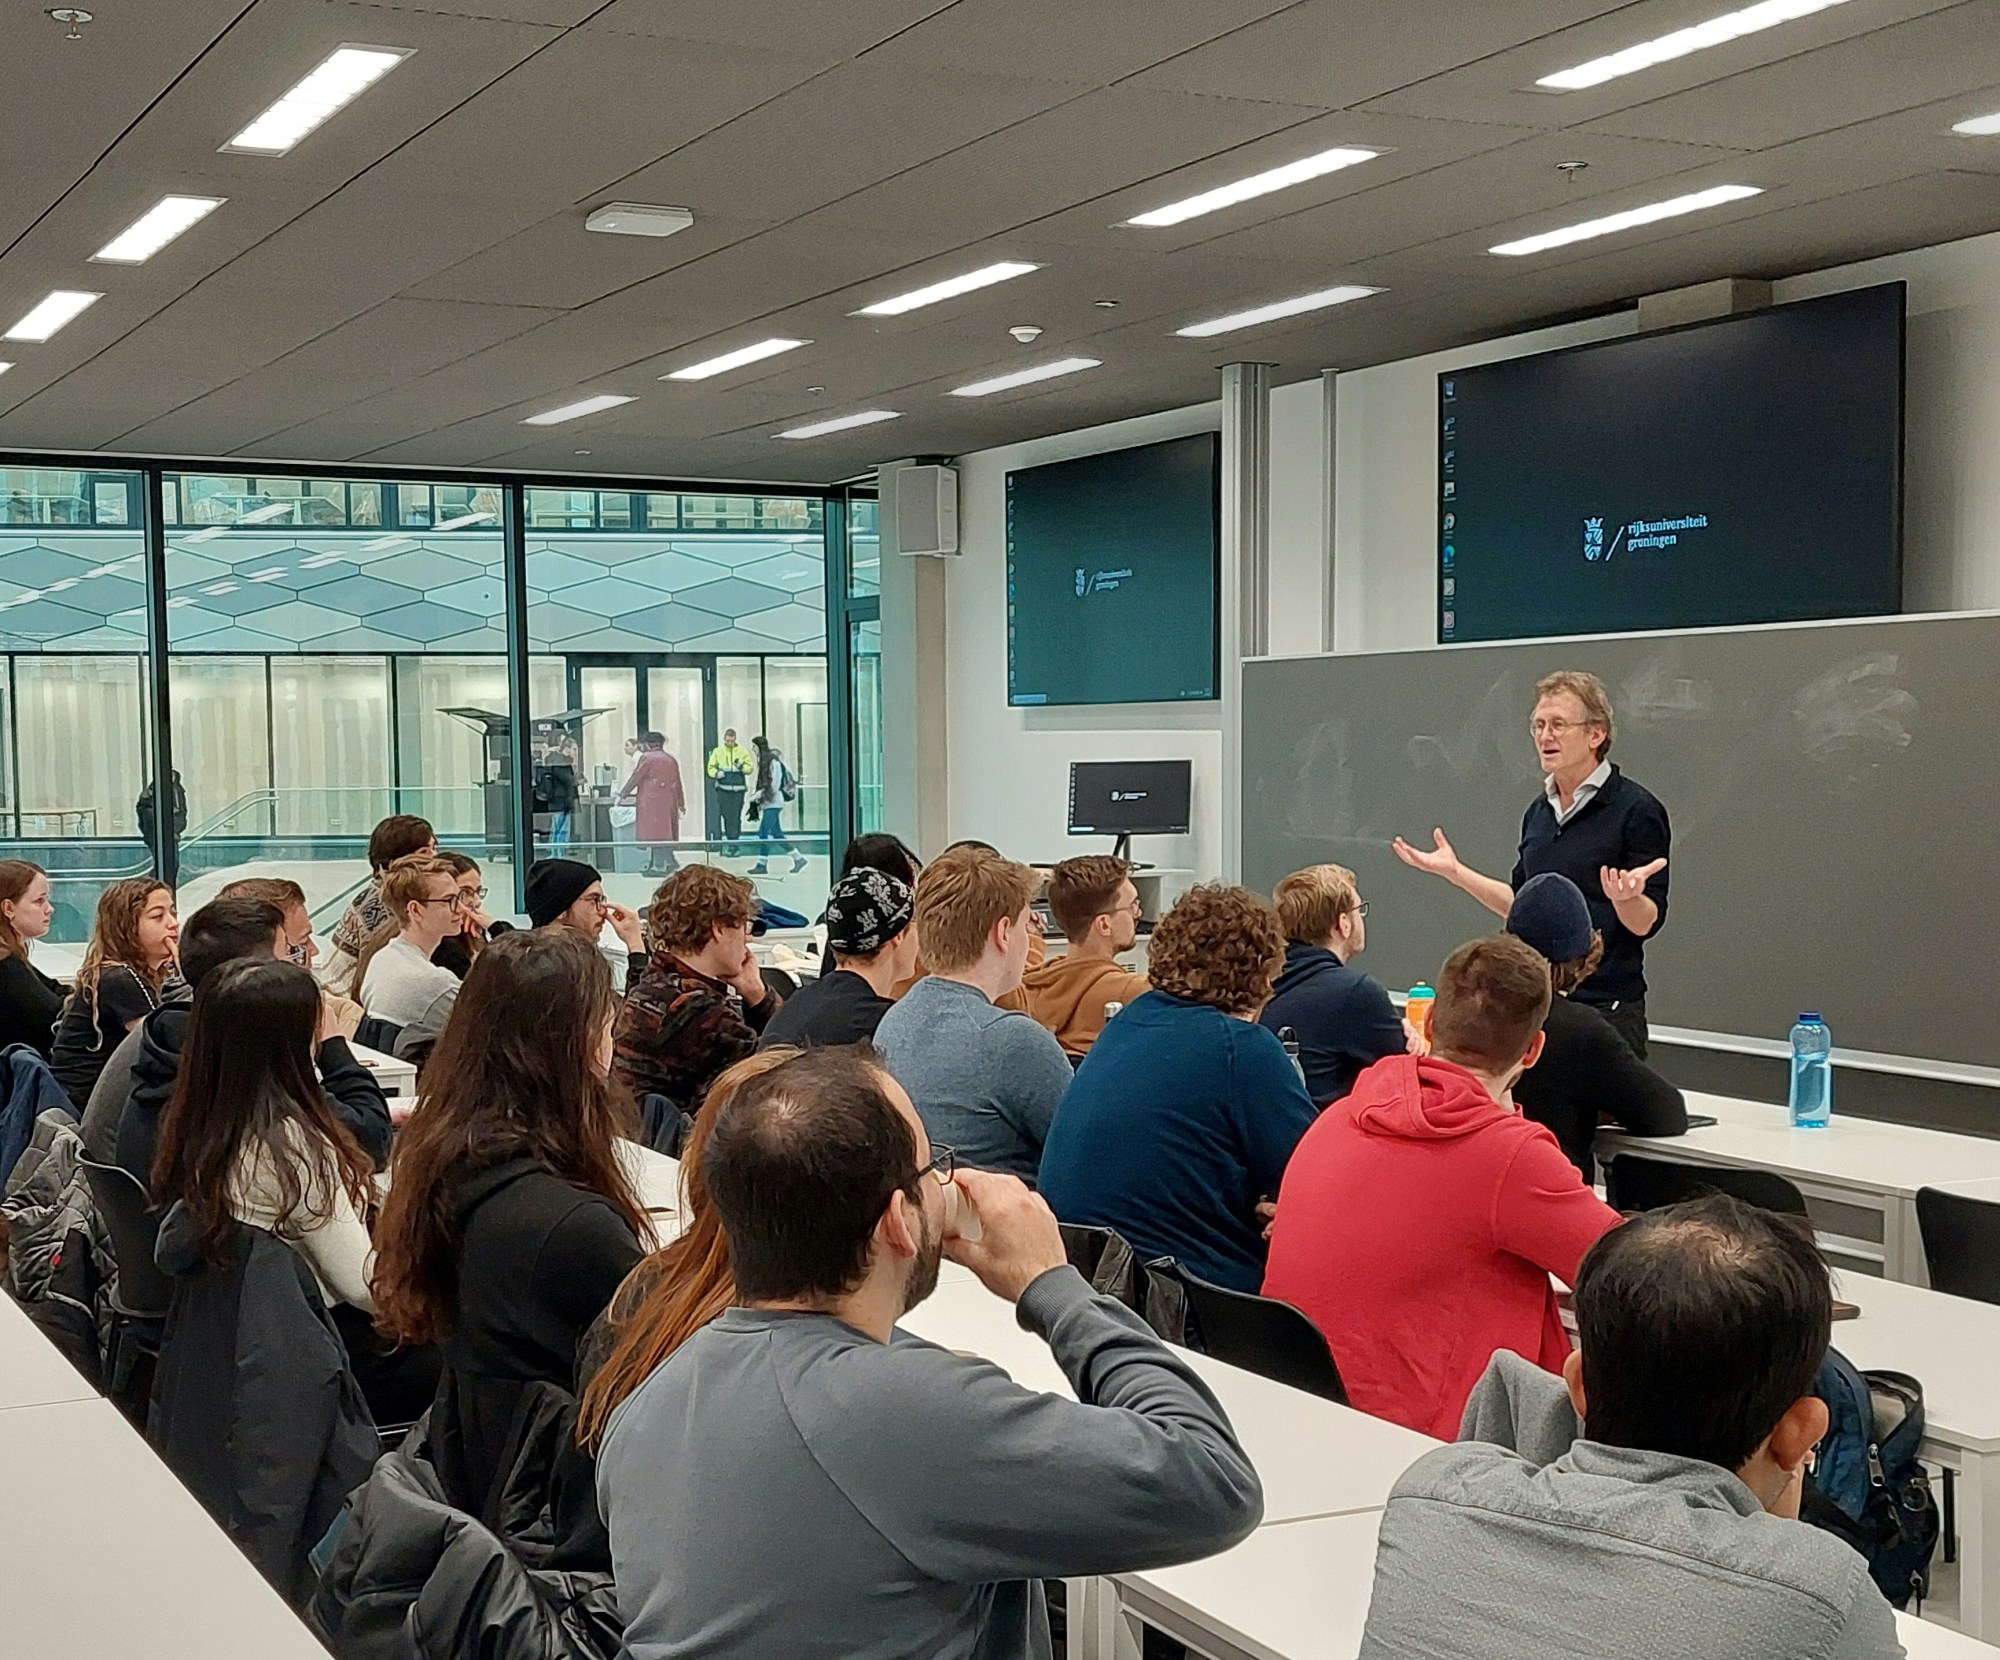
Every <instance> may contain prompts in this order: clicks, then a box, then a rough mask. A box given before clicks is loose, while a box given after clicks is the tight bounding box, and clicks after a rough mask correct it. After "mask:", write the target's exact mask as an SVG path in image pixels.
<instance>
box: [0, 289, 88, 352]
mask: <svg viewBox="0 0 2000 1660" xmlns="http://www.w3.org/2000/svg"><path fill="white" fill-rule="evenodd" d="M103 298H104V296H103V295H102V294H85V293H81V292H79V291H78V290H76V289H72V288H58V289H57V290H56V291H55V292H54V293H53V294H51V295H49V297H48V298H47V299H45V300H43V301H42V303H41V304H40V305H38V306H36V307H35V309H34V310H33V311H31V312H29V313H28V315H27V316H25V317H23V318H22V319H21V320H20V321H19V322H18V323H16V324H15V325H14V326H13V327H12V328H11V329H9V330H8V331H7V336H6V337H7V338H8V339H9V340H46V339H48V338H49V337H50V336H51V335H53V334H54V333H55V332H56V330H57V329H59V328H61V327H63V326H64V325H65V324H67V323H70V322H73V321H74V320H75V319H76V318H77V317H78V316H80V315H81V314H82V313H84V312H86V311H88V310H89V309H90V308H91V307H92V306H94V305H96V304H97V302H98V301H99V300H101V299H103Z"/></svg>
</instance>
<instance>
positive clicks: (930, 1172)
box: [917, 1142, 958, 1187]
mask: <svg viewBox="0 0 2000 1660" xmlns="http://www.w3.org/2000/svg"><path fill="white" fill-rule="evenodd" d="M957 1168H958V1149H957V1148H956V1147H940V1146H938V1145H937V1143H935V1142H933V1143H932V1144H931V1162H930V1163H929V1164H927V1165H925V1166H924V1167H923V1169H921V1170H919V1171H918V1172H917V1180H918V1181H922V1180H923V1179H924V1177H926V1176H935V1177H937V1179H938V1185H939V1186H941V1187H949V1186H951V1174H952V1172H953V1171H954V1170H956V1169H957Z"/></svg>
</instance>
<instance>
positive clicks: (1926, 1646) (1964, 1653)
mask: <svg viewBox="0 0 2000 1660" xmlns="http://www.w3.org/2000/svg"><path fill="white" fill-rule="evenodd" d="M1896 1635H1897V1636H1898V1637H1900V1638H1902V1640H1903V1648H1904V1650H1905V1651H1906V1652H1907V1653H1908V1654H1909V1657H1910V1660H1994V1657H1995V1656H1996V1655H2000V1649H1996V1648H1994V1647H1992V1646H1991V1645H1990V1644H1987V1643H1982V1642H1980V1641H1979V1639H1978V1638H1976V1637H1967V1636H1966V1635H1964V1633H1962V1632H1958V1631H1951V1630H1948V1629H1947V1628H1946V1627H1944V1626H1941V1625H1939V1624H1938V1623H1937V1621H1935V1620H1920V1619H1917V1618H1915V1617H1914V1616H1913V1615H1909V1614H1898V1615H1897V1616H1896Z"/></svg>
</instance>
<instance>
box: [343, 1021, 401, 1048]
mask: <svg viewBox="0 0 2000 1660" xmlns="http://www.w3.org/2000/svg"><path fill="white" fill-rule="evenodd" d="M402 1035H403V1028H402V1027H400V1026H398V1025H397V1024H396V1023H395V1022H394V1021H393V1020H384V1019H383V1018H382V1017H381V1016H380V1015H375V1014H370V1015H363V1016H362V1017H361V1024H360V1025H359V1026H357V1027H355V1029H354V1041H355V1042H356V1043H358V1044H360V1045H361V1046H362V1048H364V1049H373V1050H375V1051H376V1052H377V1053H378V1054H383V1055H393V1054H395V1052H396V1040H397V1039H398V1038H400V1037H401V1036H402Z"/></svg>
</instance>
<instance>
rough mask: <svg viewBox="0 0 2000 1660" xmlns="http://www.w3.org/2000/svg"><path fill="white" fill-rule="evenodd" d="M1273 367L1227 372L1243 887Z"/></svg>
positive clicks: (1226, 655)
mask: <svg viewBox="0 0 2000 1660" xmlns="http://www.w3.org/2000/svg"><path fill="white" fill-rule="evenodd" d="M1270 448H1271V366H1270V365H1269V364H1268V363H1230V364H1226V365H1225V366H1224V367H1223V371H1222V559H1221V567H1222V568H1221V573H1220V574H1221V579H1222V580H1221V589H1220V593H1219V599H1220V610H1221V618H1220V622H1221V629H1220V634H1221V643H1222V651H1221V657H1222V664H1221V667H1222V683H1221V688H1220V690H1221V693H1222V697H1221V704H1222V860H1221V864H1222V876H1223V880H1225V881H1229V882H1240V881H1241V880H1242V879H1243V659H1244V658H1246V657H1256V656H1259V655H1261V654H1262V653H1263V652H1264V651H1265V650H1266V649H1267V646H1268V642H1269V640H1270V619H1271V596H1270V585H1271V470H1270V469H1271V463H1270Z"/></svg>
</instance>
